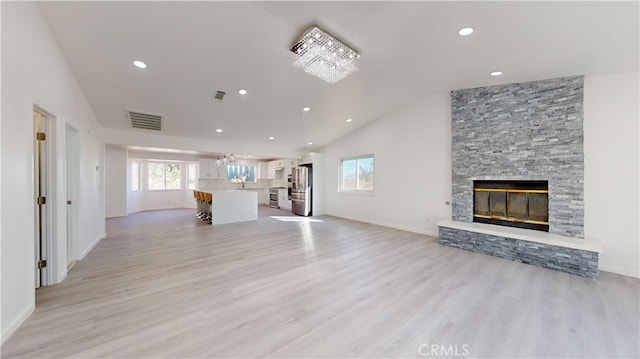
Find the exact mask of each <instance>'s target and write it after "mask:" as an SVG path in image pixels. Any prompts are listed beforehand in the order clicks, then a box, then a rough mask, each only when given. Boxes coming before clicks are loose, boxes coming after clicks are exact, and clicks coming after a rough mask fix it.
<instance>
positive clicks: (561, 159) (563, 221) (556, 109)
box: [451, 76, 584, 238]
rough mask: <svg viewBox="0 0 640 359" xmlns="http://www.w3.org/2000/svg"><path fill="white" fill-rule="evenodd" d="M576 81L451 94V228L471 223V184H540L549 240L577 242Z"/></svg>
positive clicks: (580, 222) (579, 115)
mask: <svg viewBox="0 0 640 359" xmlns="http://www.w3.org/2000/svg"><path fill="white" fill-rule="evenodd" d="M583 80H584V79H583V77H582V76H577V77H564V78H557V79H551V80H544V81H535V82H526V83H516V84H510V85H500V86H491V87H481V88H474V89H466V90H457V91H452V92H451V107H452V145H453V148H452V171H453V174H452V187H453V197H452V199H453V201H452V219H453V220H455V221H462V222H472V221H473V180H547V181H549V232H551V233H554V234H559V235H563V236H571V237H579V238H583V236H584V231H583V227H584V206H583V183H584V155H583V131H582V122H583V84H584V81H583Z"/></svg>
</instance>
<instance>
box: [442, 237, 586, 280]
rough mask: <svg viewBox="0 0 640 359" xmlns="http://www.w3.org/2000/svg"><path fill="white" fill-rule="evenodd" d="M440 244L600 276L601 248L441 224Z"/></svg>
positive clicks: (570, 271) (583, 275)
mask: <svg viewBox="0 0 640 359" xmlns="http://www.w3.org/2000/svg"><path fill="white" fill-rule="evenodd" d="M439 237H440V238H439V241H440V244H444V245H447V246H450V247H457V248H462V249H466V250H470V251H473V252H478V253H484V254H489V255H492V256H495V257H500V258H505V259H510V260H512V261H516V262H520V263H525V264H531V265H535V266H538V267H543V268H548V269H553V270H558V271H561V272H565V273H570V274H575V275H579V276H582V277H587V278H596V277H598V252H592V251H587V250H581V249H573V248H565V247H559V246H553V245H548V244H541V243H535V242H528V241H522V240H518V239H513V238H507V237H500V236H493V235H489V234H484V233H476V232H468V231H463V230H459V229H452V228H445V227H440V230H439Z"/></svg>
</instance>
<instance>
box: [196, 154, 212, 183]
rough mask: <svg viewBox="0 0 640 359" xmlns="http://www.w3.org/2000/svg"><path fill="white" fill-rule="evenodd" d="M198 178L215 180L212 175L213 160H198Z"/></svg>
mask: <svg viewBox="0 0 640 359" xmlns="http://www.w3.org/2000/svg"><path fill="white" fill-rule="evenodd" d="M198 177H199V178H213V177H212V173H211V160H209V159H207V158H200V159H199V160H198Z"/></svg>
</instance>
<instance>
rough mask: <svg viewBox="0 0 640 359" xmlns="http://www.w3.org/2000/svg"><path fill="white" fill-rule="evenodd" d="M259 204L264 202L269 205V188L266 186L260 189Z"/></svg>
mask: <svg viewBox="0 0 640 359" xmlns="http://www.w3.org/2000/svg"><path fill="white" fill-rule="evenodd" d="M258 204H264V205H265V206H268V205H269V190H268V189H266V188H261V189H259V190H258Z"/></svg>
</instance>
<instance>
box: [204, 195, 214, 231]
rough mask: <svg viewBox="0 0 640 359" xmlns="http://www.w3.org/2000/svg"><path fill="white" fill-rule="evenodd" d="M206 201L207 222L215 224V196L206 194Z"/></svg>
mask: <svg viewBox="0 0 640 359" xmlns="http://www.w3.org/2000/svg"><path fill="white" fill-rule="evenodd" d="M204 200H205V206H206V213H207V216H206V218H207V221H208V223H209V224H213V195H212V194H211V193H206V192H205V193H204Z"/></svg>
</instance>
